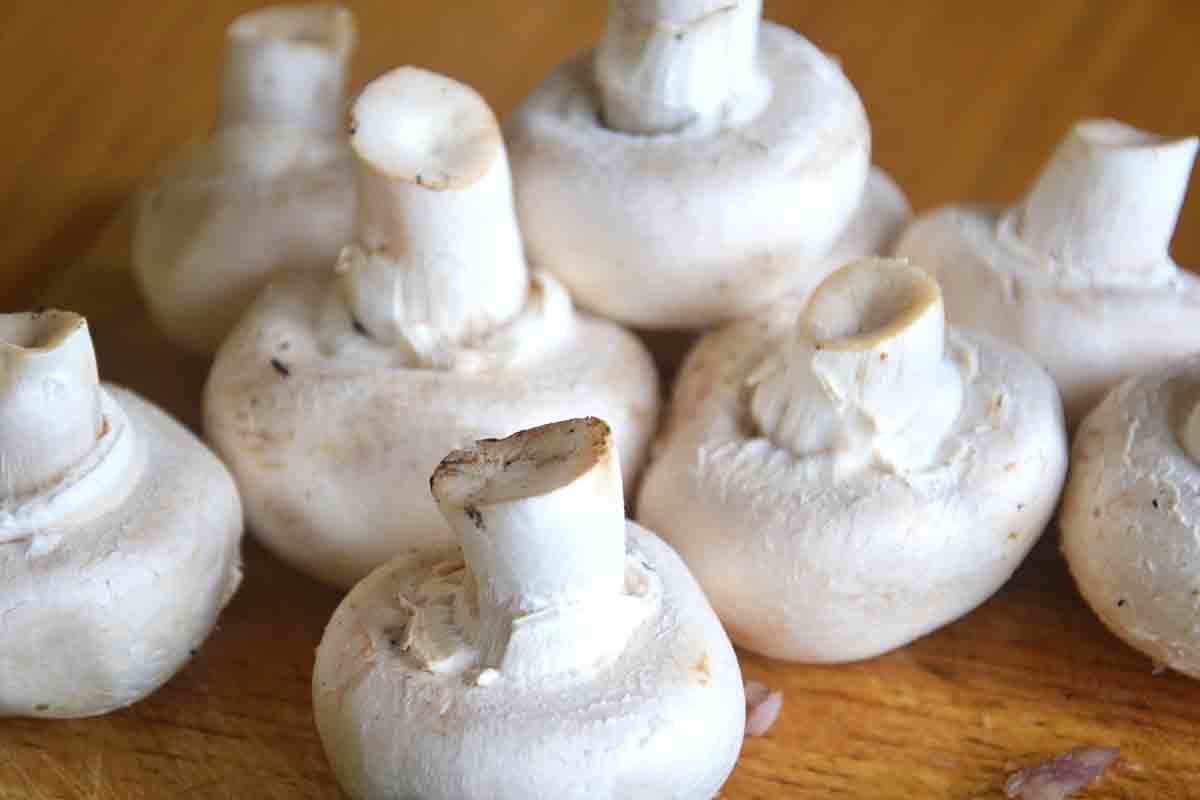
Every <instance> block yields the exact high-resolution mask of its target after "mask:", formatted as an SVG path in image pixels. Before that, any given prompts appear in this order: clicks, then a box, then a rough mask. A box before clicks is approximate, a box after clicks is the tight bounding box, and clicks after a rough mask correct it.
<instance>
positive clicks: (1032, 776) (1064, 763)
mask: <svg viewBox="0 0 1200 800" xmlns="http://www.w3.org/2000/svg"><path fill="white" fill-rule="evenodd" d="M1120 752H1121V751H1120V750H1119V749H1118V748H1116V747H1076V748H1075V749H1074V750H1071V751H1070V752H1067V753H1064V754H1063V755H1061V756H1058V757H1057V758H1052V759H1050V760H1049V761H1043V762H1042V763H1040V764H1035V765H1034V766H1031V767H1025V768H1023V769H1020V770H1018V771H1016V772H1014V773H1013V774H1012V775H1009V776H1008V780H1007V781H1006V782H1005V783H1004V794H1005V796H1006V797H1009V798H1015V799H1017V800H1063V798H1065V797H1068V796H1070V795H1071V794H1073V793H1074V792H1077V791H1079V790H1080V789H1083V788H1084V787H1086V786H1087V785H1088V784H1090V783H1092V782H1093V781H1095V780H1096V779H1097V778H1099V777H1100V776H1101V775H1102V774H1104V770H1106V769H1108V767H1109V766H1110V765H1111V764H1112V763H1113V762H1114V761H1116V760H1117V756H1118V755H1119V754H1120Z"/></svg>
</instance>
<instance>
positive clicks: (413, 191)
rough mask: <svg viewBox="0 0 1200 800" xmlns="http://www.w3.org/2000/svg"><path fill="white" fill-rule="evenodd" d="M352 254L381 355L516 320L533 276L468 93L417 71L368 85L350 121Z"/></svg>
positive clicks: (483, 108) (478, 101)
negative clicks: (420, 337)
mask: <svg viewBox="0 0 1200 800" xmlns="http://www.w3.org/2000/svg"><path fill="white" fill-rule="evenodd" d="M351 118H352V119H351V131H352V134H351V144H352V145H353V147H354V150H355V152H356V154H357V156H358V159H359V224H358V237H359V241H358V245H357V246H356V247H353V248H350V249H348V253H347V256H346V257H344V259H343V269H344V271H345V272H346V273H347V274H346V286H347V297H348V302H349V303H350V306H351V308H352V310H353V311H354V313H355V315H356V316H357V318H358V319H359V321H360V322H361V323H362V324H363V325H365V326H366V328H367V329H368V330H369V331H370V332H371V334H372V335H373V336H374V337H375V338H377V339H379V340H381V341H383V342H386V343H396V342H398V341H400V340H402V339H405V338H411V336H412V335H413V331H414V330H418V329H424V330H425V331H427V332H429V333H430V334H431V335H435V336H437V337H443V338H446V339H450V340H455V341H459V340H464V339H469V338H471V337H472V336H476V335H479V334H482V333H486V332H487V331H489V330H490V329H492V328H493V327H495V326H496V325H499V324H501V323H503V322H506V321H507V320H509V319H511V318H512V317H514V316H515V315H516V314H517V313H518V312H519V311H520V310H521V308H522V306H523V305H524V303H525V299H526V292H527V290H528V270H527V267H526V263H525V253H524V249H523V247H522V244H521V236H520V231H519V229H518V227H517V219H516V211H515V209H514V206H513V197H512V178H511V175H510V173H509V168H508V159H507V157H506V155H505V152H504V142H503V140H502V139H501V135H500V129H499V126H498V124H497V122H496V118H495V116H494V115H493V114H492V111H491V109H490V108H488V106H487V104H486V103H485V102H484V100H483V98H481V97H480V96H479V95H478V94H476V93H475V91H474V90H472V89H471V88H470V87H467V86H465V85H463V84H461V83H458V82H457V81H453V80H451V79H449V78H446V77H443V76H441V75H436V74H434V73H431V72H427V71H425V70H422V69H417V68H415V67H402V68H400V69H397V70H393V71H392V72H389V73H387V74H386V75H384V76H383V77H381V78H378V79H377V80H375V81H373V82H372V83H371V84H370V85H369V86H368V87H367V88H366V90H365V91H364V92H363V93H362V95H360V96H359V98H358V100H357V101H355V103H354V107H353V109H352V111H351Z"/></svg>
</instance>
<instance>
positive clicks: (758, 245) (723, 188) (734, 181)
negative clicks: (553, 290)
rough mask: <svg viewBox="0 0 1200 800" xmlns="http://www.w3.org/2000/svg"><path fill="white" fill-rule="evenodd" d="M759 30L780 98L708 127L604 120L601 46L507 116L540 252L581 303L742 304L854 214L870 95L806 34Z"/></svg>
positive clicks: (788, 276) (786, 278)
mask: <svg viewBox="0 0 1200 800" xmlns="http://www.w3.org/2000/svg"><path fill="white" fill-rule="evenodd" d="M759 37H760V38H759V51H758V52H759V66H760V67H761V69H762V70H763V71H764V72H765V73H766V75H767V77H768V78H769V79H770V81H771V84H772V94H771V98H770V100H769V102H768V104H767V105H766V107H765V108H764V109H763V110H762V111H761V112H760V113H759V114H758V116H756V117H755V118H753V119H752V120H750V121H748V122H746V123H744V124H740V125H737V126H735V127H732V128H729V129H727V130H724V131H720V132H718V133H716V134H714V135H710V136H697V135H689V134H686V133H679V134H658V135H630V134H627V133H623V132H620V131H615V130H611V129H609V128H606V127H605V126H604V125H603V123H602V122H601V121H600V116H599V111H598V102H599V101H598V95H597V91H596V87H595V85H594V82H593V78H592V63H593V54H592V52H591V51H587V52H584V53H581V54H579V55H578V56H576V57H575V58H573V59H571V60H570V61H568V62H566V63H565V64H563V65H562V66H561V67H559V68H558V69H557V70H555V71H554V72H553V73H551V75H550V76H549V78H547V80H546V81H545V82H544V83H543V84H542V85H541V86H540V87H539V88H538V89H537V90H535V91H534V93H533V94H532V95H531V96H530V97H528V98H527V99H526V100H525V101H524V102H523V103H522V104H521V106H520V107H519V108H518V109H517V110H516V111H515V112H514V113H513V115H512V116H511V117H510V118H509V119H508V121H507V122H506V123H505V135H506V139H507V142H508V147H509V155H510V158H511V160H512V166H513V175H514V180H515V186H516V199H517V210H518V213H519V215H520V220H521V229H522V231H523V232H524V234H525V241H526V247H527V249H528V252H529V255H530V259H531V261H532V262H533V263H534V264H536V265H538V266H539V267H540V268H542V269H546V270H550V271H553V272H554V273H555V274H556V275H557V276H558V277H560V278H561V279H562V280H563V282H564V283H565V284H566V285H567V286H568V287H569V288H570V290H571V293H572V295H573V296H574V297H576V298H577V299H578V301H579V302H580V304H581V305H583V306H584V307H586V308H589V309H592V310H594V311H596V312H598V313H600V314H603V315H605V316H608V317H612V318H614V319H618V320H620V321H622V322H625V323H627V324H633V325H638V326H642V327H647V328H667V327H699V326H704V325H709V324H712V323H715V322H719V321H721V320H726V319H731V318H734V317H738V316H742V315H744V314H745V313H747V312H748V311H750V310H752V309H755V308H758V307H761V306H763V305H766V304H767V303H770V302H771V301H773V300H776V299H778V298H779V297H780V296H781V295H782V294H783V293H784V292H786V291H787V290H789V289H790V288H792V287H793V285H794V284H796V283H798V282H803V281H804V280H805V279H806V277H805V276H806V274H807V271H808V270H809V268H810V266H811V265H812V263H813V262H816V261H818V260H819V259H821V258H822V257H823V256H824V255H825V254H826V253H827V252H828V251H829V249H830V247H831V246H832V245H833V244H834V242H835V240H836V239H837V238H838V236H839V235H840V234H841V233H842V231H843V230H844V229H845V228H846V227H847V225H848V224H849V222H850V220H851V217H852V216H853V215H854V213H855V210H856V209H857V208H858V207H859V204H860V201H861V200H862V196H863V192H864V186H865V185H866V180H867V172H868V168H869V166H870V163H869V162H870V131H869V128H868V124H867V118H866V113H865V112H864V110H863V107H862V103H861V101H860V100H859V98H858V95H857V93H856V92H855V91H854V87H853V86H851V84H850V82H849V81H848V80H847V79H846V76H845V75H844V74H843V73H842V71H841V69H840V68H839V67H838V65H837V63H836V62H834V61H833V60H832V59H830V58H829V57H828V56H826V55H825V54H824V53H822V52H821V51H820V50H818V49H817V48H816V47H815V46H814V45H813V44H812V43H810V42H809V41H808V40H807V39H804V38H803V37H801V36H800V35H799V34H796V33H795V32H793V31H791V30H788V29H787V28H783V27H781V26H778V25H772V24H770V23H763V24H762V27H761V30H760V33H759ZM821 277H824V276H821ZM817 280H819V278H818V279H817ZM815 282H816V281H815V280H814V281H813V283H815Z"/></svg>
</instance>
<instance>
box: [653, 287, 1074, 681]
mask: <svg viewBox="0 0 1200 800" xmlns="http://www.w3.org/2000/svg"><path fill="white" fill-rule="evenodd" d="M906 269H908V270H911V268H906ZM906 269H899V268H897V269H894V270H892V272H894V273H895V274H894V277H895V278H896V280H898V281H900V283H898V284H897V286H898V287H899V288H901V289H903V292H901V294H903V295H904V296H903V297H899V296H897V297H893V300H896V301H897V302H895V303H893V302H884V301H885V300H886V299H887V298H884V297H880V298H877V300H878V302H875V301H871V300H869V297H870V296H872V295H871V293H870V292H867V293H866V294H864V293H863V292H862V291H861V287H860V289H855V288H854V286H852V285H847V281H850V283H851V284H852V283H853V280H851V279H850V277H847V276H845V275H843V274H842V273H835V274H834V276H833V277H832V278H831V279H829V280H827V281H826V282H825V284H823V286H822V288H821V289H818V291H817V293H816V295H815V297H817V298H819V297H820V296H821V294H822V292H825V291H830V292H833V291H835V289H836V290H837V292H838V293H839V295H838V296H841V297H844V296H845V294H844V292H845V291H847V290H849V291H850V293H851V294H854V295H855V296H857V297H859V300H860V301H861V302H862V303H863V304H864V305H866V306H868V307H869V308H870V309H873V310H872V311H871V313H870V314H869V315H868V316H869V318H864V319H863V320H859V321H858V322H855V321H854V320H848V319H845V318H843V317H844V315H841V314H838V313H832V312H831V311H830V308H823V309H822V311H821V313H820V314H819V315H818V317H819V319H818V320H817V323H814V321H813V320H811V319H810V320H809V322H808V324H809V325H812V324H818V323H819V324H818V327H821V328H823V329H824V331H825V333H824V334H822V335H821V337H820V341H818V342H817V343H816V344H815V345H813V347H815V350H813V353H814V355H813V356H812V358H813V359H814V363H818V362H819V363H820V364H827V363H828V364H831V365H832V366H834V367H837V366H838V363H840V360H841V359H842V358H843V356H842V355H840V354H844V356H845V358H851V359H853V358H858V357H859V356H860V355H861V354H862V353H867V354H868V355H870V356H871V357H872V358H874V359H875V360H876V361H877V362H878V369H876V367H874V366H872V365H871V364H868V363H867V362H865V361H861V360H860V365H861V366H862V367H864V368H866V369H867V372H868V373H870V374H866V375H864V376H862V380H861V381H860V384H861V385H859V384H856V386H857V387H858V388H856V389H855V391H856V392H859V393H860V394H861V397H860V398H858V399H856V400H854V402H855V403H859V402H861V403H863V407H862V408H863V411H870V410H872V409H874V412H873V413H875V414H876V419H877V423H876V424H877V425H879V426H880V430H882V429H883V426H887V425H891V424H892V423H893V420H892V419H891V417H890V416H888V414H887V413H885V412H887V411H888V407H889V406H888V403H887V398H888V397H889V396H891V395H889V393H888V392H889V391H892V392H893V394H895V395H897V396H898V400H900V401H902V403H903V405H904V406H905V407H907V408H909V409H910V410H912V409H917V412H918V413H920V412H921V411H922V410H923V408H922V407H923V406H924V407H934V406H935V405H936V403H935V400H936V398H935V397H934V396H933V394H931V393H929V392H928V391H927V388H926V387H923V385H922V382H923V381H926V380H929V379H930V377H929V376H936V375H938V374H940V372H929V373H925V372H923V368H921V367H920V364H919V363H918V360H919V359H918V360H913V358H914V357H915V356H918V355H919V352H920V349H921V348H924V347H926V346H928V347H932V346H933V345H934V344H936V342H935V341H934V340H933V339H930V338H929V336H930V335H932V334H933V333H936V331H937V329H936V328H934V327H930V319H931V317H930V314H932V313H934V311H933V309H935V308H936V309H937V311H938V313H940V296H938V295H937V294H936V291H934V293H933V294H932V295H930V294H929V291H928V289H929V286H930V285H932V286H933V287H934V288H935V289H936V284H932V281H928V280H927V279H926V280H925V281H921V280H917V279H915V278H913V277H912V275H910V274H909V272H906ZM912 271H914V272H915V270H912ZM860 275H861V270H860ZM834 282H836V283H837V284H838V285H837V286H836V287H835V285H834ZM868 288H869V287H868ZM885 294H886V293H885ZM905 298H907V299H905ZM900 300H903V302H899V301H900ZM931 304H933V305H931ZM837 305H838V304H834V305H833V306H832V308H833V309H834V310H836V307H837ZM910 319H912V320H922V322H921V325H922V326H923V327H922V331H921V332H920V333H919V336H918V338H917V339H915V340H914V341H913V342H910V343H909V344H906V345H904V348H905V350H904V352H901V351H900V350H898V349H894V348H893V347H891V346H888V347H884V346H882V345H880V346H877V344H876V343H878V342H882V341H883V340H888V341H890V340H891V339H890V337H891V336H892V334H891V333H889V331H892V329H895V328H898V327H904V325H905V324H906V320H910ZM851 323H854V324H851ZM864 326H865V327H864ZM796 331H797V321H796V317H795V310H794V309H793V310H791V313H788V310H784V309H776V310H775V311H774V312H773V313H772V315H770V316H768V317H765V318H760V319H758V320H752V321H751V320H747V321H744V322H740V323H737V324H735V325H731V326H729V327H727V328H725V329H722V330H720V331H717V332H715V333H712V334H709V335H708V336H706V337H705V338H704V339H702V340H701V342H700V343H699V345H698V346H697V347H696V348H695V350H693V352H692V353H691V354H690V355H689V356H688V358H687V360H686V362H685V364H684V367H683V370H682V371H681V374H680V377H679V379H678V382H677V384H676V386H675V390H674V393H673V396H672V399H671V405H670V407H669V410H668V413H667V419H666V422H665V426H664V429H663V432H662V433H661V434H660V437H659V440H658V442H657V443H656V447H655V454H654V457H653V459H652V461H651V464H650V466H649V468H648V469H647V472H646V476H645V478H644V480H643V484H642V488H641V491H640V494H639V497H638V503H637V518H638V520H639V521H640V522H642V523H644V524H645V525H647V526H648V527H652V528H653V529H655V530H657V531H659V532H660V535H662V536H663V538H664V539H666V540H667V541H668V542H669V543H670V544H671V545H672V546H673V547H675V548H676V550H677V551H678V552H679V553H680V555H681V556H682V557H683V558H684V560H685V561H686V562H687V564H688V566H689V567H690V568H691V569H692V571H693V573H694V574H695V575H696V577H697V579H698V580H699V581H700V583H701V585H702V586H703V587H704V589H705V591H706V592H707V593H708V595H709V598H710V600H711V601H712V603H713V606H714V608H716V610H717V613H718V614H719V615H720V616H721V619H722V621H723V622H724V624H725V626H726V628H727V630H728V631H729V633H730V637H731V638H732V639H733V640H734V642H735V643H736V644H738V645H740V646H742V647H745V648H747V649H750V650H753V651H755V652H759V653H763V654H765V655H768V656H771V657H777V658H786V659H791V660H798V661H812V662H840V661H851V660H857V659H862V658H869V657H871V656H874V655H877V654H880V653H883V652H886V651H888V650H891V649H893V648H896V647H899V646H901V645H903V644H906V643H907V642H909V641H912V640H913V639H915V638H917V637H918V636H921V635H924V634H926V633H928V632H930V631H932V630H934V629H936V628H938V627H940V626H942V625H944V624H946V623H948V622H950V621H952V620H954V619H956V618H957V617H959V616H961V615H963V614H965V613H967V612H968V611H970V610H972V609H973V608H975V607H976V606H978V605H979V604H980V603H982V602H983V601H984V600H986V599H987V598H988V597H990V596H991V595H992V594H993V593H994V592H995V591H996V590H997V589H998V588H999V587H1000V586H1001V585H1002V584H1003V583H1004V582H1005V581H1006V580H1007V579H1008V578H1009V576H1010V575H1011V574H1012V572H1013V571H1014V570H1015V569H1016V568H1017V566H1018V565H1019V564H1020V563H1021V561H1022V559H1023V558H1024V556H1025V555H1026V554H1027V553H1028V551H1029V549H1030V548H1031V547H1032V546H1033V544H1034V543H1035V542H1036V541H1037V539H1038V537H1039V536H1040V535H1041V532H1042V530H1043V528H1044V527H1045V525H1046V523H1047V522H1048V520H1049V519H1050V516H1051V514H1052V513H1053V510H1054V506H1055V503H1056V501H1057V498H1058V492H1059V490H1060V488H1061V486H1062V482H1063V480H1064V478H1065V474H1066V455H1067V452H1066V450H1067V448H1066V435H1065V431H1064V429H1063V424H1062V415H1061V407H1060V404H1059V401H1058V396H1057V392H1056V390H1055V388H1054V385H1053V383H1052V381H1051V380H1050V379H1049V377H1048V376H1047V375H1046V373H1045V372H1044V371H1043V370H1042V369H1041V368H1040V367H1038V366H1037V365H1036V364H1035V363H1034V362H1033V361H1032V360H1031V359H1030V358H1029V357H1028V356H1026V355H1024V354H1023V353H1021V352H1019V351H1017V350H1016V349H1015V348H1013V347H1011V346H1009V345H1006V344H1004V343H1002V342H1000V341H998V340H996V339H994V338H992V337H989V336H986V335H982V334H978V333H975V332H970V331H963V330H957V329H954V328H950V329H948V330H947V332H946V334H945V356H944V357H945V359H946V364H947V368H948V369H949V370H950V372H949V375H952V376H957V378H958V379H959V380H961V382H962V390H961V406H960V408H959V410H958V411H957V413H955V412H953V411H952V412H950V413H951V414H953V416H951V417H950V418H947V419H944V420H940V421H935V422H937V424H940V425H943V426H944V431H945V432H944V435H943V438H942V439H941V440H940V441H939V442H936V443H935V444H936V446H935V447H934V448H933V449H932V450H929V451H928V454H927V458H928V459H929V461H928V463H927V464H918V465H917V466H914V467H911V468H909V467H906V466H904V465H903V464H902V463H901V462H896V461H894V460H893V458H892V455H893V454H894V453H899V454H900V455H902V456H903V455H904V451H903V450H900V451H887V450H884V449H880V448H881V443H883V440H879V443H877V444H874V445H869V447H870V449H867V450H864V451H862V452H861V453H860V452H858V450H859V448H860V447H862V445H861V444H857V445H856V444H853V442H854V441H855V440H854V439H848V440H842V439H839V438H837V437H836V436H835V437H833V438H830V439H828V440H827V441H828V442H830V443H832V445H830V446H831V448H832V449H829V450H825V449H823V448H824V447H826V446H827V445H826V444H825V443H823V441H817V440H813V444H812V445H811V446H812V447H813V448H815V449H813V450H812V451H811V452H800V451H796V450H794V449H792V448H793V445H792V444H790V442H791V441H792V437H793V435H796V436H800V437H801V439H800V440H803V439H804V437H806V436H808V434H809V433H810V432H811V431H812V430H813V426H815V425H818V424H819V423H820V422H821V419H822V418H821V417H820V416H813V417H810V418H808V419H809V424H808V425H807V426H801V428H800V429H798V430H797V431H791V430H790V429H788V430H785V431H780V432H775V431H765V430H762V429H760V428H759V427H758V424H757V423H756V422H755V419H756V415H757V414H758V413H760V412H759V409H758V408H757V407H756V406H754V405H753V404H752V403H751V398H752V397H753V392H754V388H753V387H754V386H755V385H756V383H755V382H756V381H759V380H762V379H761V378H759V377H757V374H758V373H759V372H761V368H762V365H763V364H764V359H766V358H769V357H770V356H769V354H771V353H775V352H781V351H780V350H779V348H783V347H785V346H786V343H787V342H788V341H789V340H792V339H794V337H796V336H797V332H796ZM839 331H841V332H843V333H845V332H848V334H847V335H848V336H849V339H845V340H843V339H844V337H843V335H842V333H839ZM906 335H909V334H906ZM913 335H917V332H916V330H915V329H914V331H913ZM921 341H925V342H926V344H920V342H921ZM914 348H915V349H914ZM889 355H890V356H891V358H890V359H889V358H887V357H888V356H889ZM830 359H835V360H837V363H835V362H834V361H830ZM898 360H899V361H901V362H903V363H899V364H896V365H895V367H894V369H897V370H899V371H898V372H897V373H895V379H903V380H904V381H905V382H906V383H905V384H904V386H903V388H902V390H900V389H897V388H896V387H893V389H892V390H888V388H887V387H888V385H889V384H888V381H889V380H892V379H891V378H885V377H884V375H885V373H886V370H888V369H892V368H893V367H891V366H889V365H892V364H893V362H896V361H898ZM847 369H849V367H847ZM850 371H851V372H853V370H850ZM876 373H878V374H876ZM829 374H830V375H833V373H829ZM837 375H841V372H838V373H837ZM815 385H820V384H815ZM827 388H828V389H829V390H831V391H832V390H836V391H837V393H838V396H839V397H840V396H843V393H844V392H845V391H846V390H845V389H844V388H842V389H837V387H833V386H829V387H827ZM846 397H849V395H846ZM938 402H940V401H938ZM949 407H951V408H953V406H949ZM792 411H795V407H794V405H793V407H792ZM788 413H791V412H788ZM855 413H858V412H855ZM855 419H857V417H855ZM855 424H857V423H855ZM867 430H873V428H872V427H871V426H870V425H868V426H867ZM904 430H905V428H904V427H901V428H900V429H899V432H900V433H901V434H902V433H903V431H904ZM874 435H875V434H872V436H874ZM939 435H942V434H939ZM866 441H867V442H868V443H869V442H872V441H875V440H874V439H872V438H868V439H867V440H866ZM842 448H846V450H845V452H844V453H843V452H841V450H842ZM913 452H916V453H920V452H922V451H921V450H920V449H919V448H918V450H916V451H913Z"/></svg>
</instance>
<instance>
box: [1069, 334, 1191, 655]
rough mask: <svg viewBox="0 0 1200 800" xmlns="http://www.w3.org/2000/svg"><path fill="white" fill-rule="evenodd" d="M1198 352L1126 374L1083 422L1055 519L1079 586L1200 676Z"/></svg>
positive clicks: (1133, 639) (1135, 635) (1113, 617)
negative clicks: (1199, 624)
mask: <svg viewBox="0 0 1200 800" xmlns="http://www.w3.org/2000/svg"><path fill="white" fill-rule="evenodd" d="M1198 401H1200V358H1196V357H1192V358H1190V359H1188V360H1186V361H1182V362H1179V363H1177V364H1175V365H1173V366H1171V367H1169V368H1166V369H1159V370H1155V371H1152V372H1148V373H1146V374H1144V375H1140V376H1136V377H1134V378H1130V379H1128V380H1126V381H1124V382H1123V383H1121V384H1120V385H1119V386H1118V387H1117V388H1115V389H1114V390H1112V391H1111V392H1110V393H1109V394H1108V395H1107V396H1106V397H1105V398H1104V400H1103V402H1101V403H1100V405H1099V406H1097V407H1096V408H1095V409H1094V410H1093V411H1092V412H1091V413H1090V414H1088V415H1087V417H1086V418H1085V419H1084V421H1083V423H1082V424H1081V425H1080V426H1079V430H1078V431H1077V432H1076V435H1075V441H1074V445H1073V447H1072V450H1071V475H1070V479H1069V480H1068V483H1067V491H1066V494H1065V495H1064V497H1063V504H1062V509H1061V511H1060V513H1059V523H1060V527H1061V528H1062V551H1063V555H1064V556H1065V557H1066V559H1067V563H1068V565H1069V566H1070V568H1071V574H1072V575H1073V576H1074V577H1075V582H1076V584H1077V585H1078V587H1079V591H1080V593H1081V594H1082V595H1083V597H1084V599H1086V600H1087V602H1088V604H1089V605H1090V606H1091V607H1092V610H1093V611H1095V612H1096V614H1097V616H1099V617H1100V619H1101V621H1103V622H1104V624H1105V625H1106V626H1107V627H1108V628H1109V630H1111V631H1112V632H1113V633H1115V634H1116V635H1117V636H1119V637H1120V638H1122V639H1124V640H1125V641H1126V642H1127V643H1128V644H1129V645H1130V646H1132V647H1134V648H1136V649H1138V650H1140V651H1141V652H1143V653H1145V654H1146V655H1147V656H1149V657H1150V658H1151V659H1152V660H1153V661H1154V663H1155V664H1160V665H1166V666H1168V667H1171V668H1172V669H1175V670H1178V671H1179V672H1182V673H1185V674H1187V675H1190V676H1191V677H1194V678H1200V633H1198V631H1197V626H1196V619H1197V609H1198V608H1200V541H1197V537H1196V526H1197V521H1198V520H1200V424H1198V420H1200V415H1198V414H1197V412H1196V409H1197V407H1198V406H1197V403H1198Z"/></svg>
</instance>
